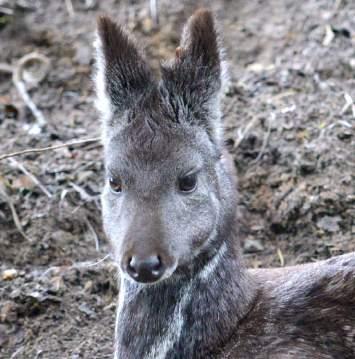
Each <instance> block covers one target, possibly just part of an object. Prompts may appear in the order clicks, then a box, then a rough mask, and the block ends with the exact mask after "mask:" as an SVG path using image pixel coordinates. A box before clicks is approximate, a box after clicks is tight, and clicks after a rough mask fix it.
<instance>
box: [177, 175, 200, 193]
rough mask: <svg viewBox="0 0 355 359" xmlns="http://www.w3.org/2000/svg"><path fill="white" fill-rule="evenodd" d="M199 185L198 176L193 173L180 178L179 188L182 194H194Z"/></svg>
mask: <svg viewBox="0 0 355 359" xmlns="http://www.w3.org/2000/svg"><path fill="white" fill-rule="evenodd" d="M196 185H197V175H196V173H192V174H189V175H186V176H183V177H181V178H179V181H178V186H179V191H181V192H192V191H193V190H194V189H195V188H196Z"/></svg>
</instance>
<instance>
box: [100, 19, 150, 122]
mask: <svg viewBox="0 0 355 359" xmlns="http://www.w3.org/2000/svg"><path fill="white" fill-rule="evenodd" d="M97 25H98V30H97V39H96V42H95V47H96V52H97V73H96V78H95V84H96V92H97V102H96V106H97V108H98V109H99V111H100V112H101V114H102V116H103V117H104V121H105V122H106V124H113V122H114V119H113V117H117V116H113V115H114V114H118V115H119V114H122V113H123V112H124V111H125V110H128V109H130V108H131V107H133V106H134V104H135V102H136V101H137V100H138V99H139V98H140V97H141V96H142V95H143V94H144V91H145V90H146V89H147V88H148V87H149V85H150V84H152V83H153V79H152V74H151V71H150V69H149V68H148V65H147V64H146V62H145V60H144V59H143V55H142V53H141V52H140V51H139V50H138V48H137V46H136V44H135V43H134V41H133V40H132V39H131V38H130V37H129V36H128V34H127V33H126V32H125V31H124V30H123V29H122V28H121V27H119V26H117V25H116V24H115V23H114V22H112V20H111V19H110V18H108V17H105V16H103V17H100V18H99V19H98V24H97ZM110 121H111V122H110Z"/></svg>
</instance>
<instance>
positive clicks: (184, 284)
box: [115, 238, 256, 359]
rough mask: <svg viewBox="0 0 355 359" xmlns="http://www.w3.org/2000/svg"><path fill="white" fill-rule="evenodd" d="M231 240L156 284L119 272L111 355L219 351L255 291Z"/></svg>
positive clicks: (155, 355)
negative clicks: (140, 282) (121, 275)
mask: <svg viewBox="0 0 355 359" xmlns="http://www.w3.org/2000/svg"><path fill="white" fill-rule="evenodd" d="M231 239H232V240H231ZM234 243H235V241H234V240H233V238H229V240H225V241H221V242H220V243H219V244H218V246H217V249H216V250H215V251H214V253H212V254H211V253H210V254H209V255H207V254H204V255H201V258H199V259H200V260H199V261H196V262H199V263H200V265H199V267H196V268H190V269H189V270H188V273H187V272H185V273H179V274H177V275H173V276H172V278H171V279H168V280H165V281H163V282H162V283H158V284H156V285H150V286H147V285H145V286H143V285H138V284H134V283H132V282H131V281H128V280H127V279H124V278H123V279H122V280H121V289H120V296H119V308H118V312H117V322H116V339H115V346H116V351H115V359H122V358H125V359H130V358H144V359H148V358H149V359H150V358H151V359H153V358H154V359H158V358H161V359H163V358H164V359H165V358H196V359H198V358H201V359H202V358H209V357H218V353H221V352H222V351H223V348H224V347H225V345H226V344H227V343H228V342H229V340H230V339H231V337H232V335H233V334H235V333H236V331H237V330H238V324H239V322H240V321H241V320H242V319H243V318H244V317H245V316H246V315H247V313H248V312H249V310H250V308H251V306H252V304H253V302H254V299H255V296H256V288H255V286H254V284H253V281H252V280H251V278H249V276H248V274H247V271H246V270H245V267H244V265H243V264H242V261H241V258H240V255H239V248H236V247H235V244H234Z"/></svg>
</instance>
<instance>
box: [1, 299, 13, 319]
mask: <svg viewBox="0 0 355 359" xmlns="http://www.w3.org/2000/svg"><path fill="white" fill-rule="evenodd" d="M16 319H17V306H16V304H15V303H14V302H10V301H8V302H5V303H4V304H3V305H2V306H1V308H0V322H2V323H5V322H7V323H11V322H15V321H16Z"/></svg>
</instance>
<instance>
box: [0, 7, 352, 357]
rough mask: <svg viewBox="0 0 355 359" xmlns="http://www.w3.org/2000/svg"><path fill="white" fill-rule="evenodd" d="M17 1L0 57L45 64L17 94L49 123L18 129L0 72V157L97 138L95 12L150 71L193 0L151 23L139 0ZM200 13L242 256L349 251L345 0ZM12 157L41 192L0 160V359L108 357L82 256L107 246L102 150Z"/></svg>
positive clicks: (111, 303)
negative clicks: (129, 34)
mask: <svg viewBox="0 0 355 359" xmlns="http://www.w3.org/2000/svg"><path fill="white" fill-rule="evenodd" d="M3 3H4V5H3ZM25 3H26V1H15V0H14V1H5V2H4V1H0V4H1V5H2V6H3V7H7V8H9V9H11V10H13V14H12V15H11V14H10V15H4V13H3V12H1V7H0V43H1V52H0V63H8V64H15V63H16V61H17V60H18V59H19V58H21V57H22V56H24V55H25V54H28V53H30V52H33V51H37V52H40V53H42V54H44V55H46V56H47V57H48V58H49V59H50V61H51V66H50V71H49V73H48V75H47V76H46V78H45V79H44V80H43V81H42V82H41V84H40V85H39V86H36V87H34V88H32V89H31V90H30V91H29V92H30V95H31V97H32V99H33V101H34V102H35V103H36V104H37V105H38V107H39V108H40V109H41V110H42V112H43V114H44V116H45V118H46V119H47V121H48V123H47V125H46V126H45V128H44V129H43V130H42V132H41V133H40V134H37V135H31V134H29V133H28V127H29V126H31V125H32V124H33V123H34V122H35V119H34V117H33V115H32V114H31V112H30V110H29V109H28V108H26V106H25V105H24V103H23V100H22V99H21V97H20V96H19V95H18V92H17V90H16V88H15V87H14V85H13V83H12V81H11V76H9V74H6V73H3V72H0V138H1V141H0V154H3V153H7V152H12V151H15V150H21V149H26V148H30V147H44V146H48V145H53V144H59V143H63V142H67V141H69V140H72V139H77V138H91V137H96V136H98V135H99V134H100V122H99V120H98V118H97V113H96V112H95V111H94V109H93V100H94V94H93V89H92V82H91V72H92V65H93V63H94V60H93V50H92V40H93V37H94V36H93V33H94V29H95V19H96V16H97V14H101V13H108V14H110V15H111V16H112V17H113V18H115V19H118V20H120V21H121V22H123V23H125V24H126V26H127V28H128V29H130V30H132V31H133V32H134V33H135V34H136V36H137V37H138V38H139V40H140V42H141V44H144V45H145V48H146V52H147V55H148V57H149V58H150V59H151V61H152V64H153V66H154V67H155V68H158V61H159V60H161V59H164V58H168V57H169V56H171V55H172V54H173V53H174V49H175V47H176V46H177V44H178V40H179V33H180V30H181V27H182V24H183V22H184V20H186V18H187V17H188V16H189V15H190V14H191V13H192V11H193V10H194V8H196V7H197V5H196V3H197V2H194V4H193V5H192V2H191V1H190V2H169V1H167V0H165V1H163V0H162V1H160V8H159V15H160V26H159V28H154V26H153V24H152V21H151V19H150V16H149V10H148V5H149V2H148V1H128V0H126V1H115V0H107V1H100V2H99V1H96V5H95V1H91V2H90V1H80V0H72V3H73V5H74V9H75V14H74V16H73V17H70V16H69V15H68V10H67V8H66V6H65V1H44V0H39V1H28V2H27V3H28V4H31V5H30V6H29V7H23V4H25ZM335 3H336V4H338V6H335ZM15 4H17V6H15ZM21 4H22V5H21ZM88 4H89V5H90V4H94V5H93V7H92V8H91V7H90V6H89V8H88V7H87V5H88ZM200 4H206V3H204V2H200ZM212 7H213V8H214V9H215V10H216V12H217V14H218V15H219V18H220V19H221V23H222V27H223V31H224V37H225V43H226V50H227V53H228V57H229V59H230V70H231V77H232V81H231V86H230V88H229V90H228V93H227V97H226V100H225V103H224V109H225V111H224V113H225V125H226V140H227V143H228V146H229V148H230V150H231V152H232V153H233V154H234V156H235V164H236V167H237V169H238V170H239V177H240V182H239V190H240V193H241V195H240V208H241V210H242V212H243V213H244V218H245V220H244V221H243V233H244V238H243V247H244V251H245V255H246V257H247V260H248V262H249V265H250V266H254V267H259V266H281V265H290V264H295V263H303V262H307V261H314V260H318V259H323V258H328V257H331V256H333V255H337V254H341V253H345V252H349V251H351V250H354V248H355V221H354V218H355V191H354V188H355V184H354V177H355V172H354V167H355V155H354V153H355V146H354V143H355V131H354V128H355V118H354V115H353V114H352V112H351V109H349V111H345V112H342V109H343V106H344V104H345V99H344V93H347V94H348V95H349V96H350V97H352V98H353V99H355V3H354V1H352V0H343V1H338V2H336V1H330V0H299V1H293V0H271V1H266V0H239V1H231V0H230V1H224V2H223V1H214V2H213V5H212ZM327 28H328V33H330V34H333V35H334V37H333V38H332V39H331V41H328V39H326V29H327ZM329 39H330V38H329ZM327 41H328V44H327ZM16 161H17V162H18V163H20V164H22V165H24V166H25V167H26V168H27V170H28V171H30V172H31V173H32V174H34V175H35V176H36V177H37V179H38V180H39V181H40V182H41V183H42V184H43V186H44V187H45V188H46V189H47V190H48V191H49V192H50V193H51V194H52V196H51V198H49V197H48V196H47V195H46V194H44V192H43V191H42V190H41V189H40V188H39V187H38V186H37V185H33V183H32V182H31V181H30V180H29V179H28V177H27V176H25V175H24V174H23V173H22V172H21V171H20V170H19V169H18V168H16V166H15V165H14V163H13V162H11V161H10V160H5V161H2V162H1V163H0V229H1V231H0V357H1V358H72V359H74V358H111V353H112V337H113V333H114V313H115V307H116V297H117V285H116V277H115V268H114V265H113V264H111V263H110V260H107V261H105V262H102V263H100V264H99V265H97V266H88V265H87V263H85V262H87V261H95V260H97V259H100V258H103V257H104V256H105V255H106V254H107V253H109V245H108V243H107V240H106V239H105V237H104V235H103V232H102V229H101V219H100V202H99V193H100V188H101V186H102V182H103V164H102V155H101V148H100V146H99V145H98V144H97V143H93V144H88V145H83V146H76V147H69V148H62V149H59V150H56V151H48V152H44V153H41V154H30V155H26V156H22V157H16ZM5 192H6V195H4V193H5ZM10 203H12V204H13V206H14V208H15V210H16V212H17V214H18V216H19V220H20V223H21V226H22V227H23V230H24V232H25V234H26V236H27V237H28V238H27V239H26V238H24V237H23V236H22V235H21V234H20V233H19V231H18V228H17V226H16V225H15V223H14V220H13V214H12V211H11V206H10ZM9 269H15V270H16V271H15V272H13V273H12V272H8V271H7V270H9ZM5 279H6V280H5Z"/></svg>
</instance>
